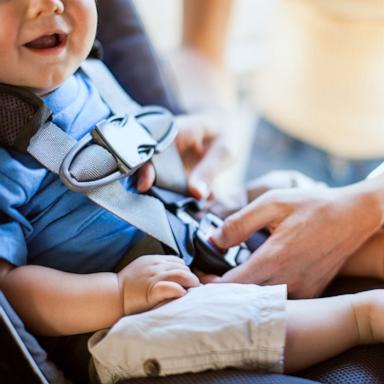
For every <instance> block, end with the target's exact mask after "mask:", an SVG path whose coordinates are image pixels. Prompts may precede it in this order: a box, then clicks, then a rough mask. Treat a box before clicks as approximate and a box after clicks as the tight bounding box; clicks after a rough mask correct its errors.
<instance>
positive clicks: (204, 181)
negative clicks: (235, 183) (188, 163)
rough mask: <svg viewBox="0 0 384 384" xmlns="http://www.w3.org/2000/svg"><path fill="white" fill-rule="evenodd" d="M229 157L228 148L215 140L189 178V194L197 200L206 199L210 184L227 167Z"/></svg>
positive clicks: (218, 140)
mask: <svg viewBox="0 0 384 384" xmlns="http://www.w3.org/2000/svg"><path fill="white" fill-rule="evenodd" d="M231 157H232V155H231V151H230V150H229V148H228V147H227V146H225V145H224V144H223V143H222V141H221V140H220V139H217V140H215V141H214V142H213V143H212V145H211V146H210V148H209V149H208V151H207V153H206V154H205V156H204V157H203V158H202V159H201V160H200V161H199V162H198V163H197V165H196V166H195V167H194V168H193V170H192V172H191V174H190V176H189V180H188V187H189V191H190V193H191V194H192V195H193V196H195V197H197V198H207V197H208V195H209V193H210V187H211V185H212V182H213V181H214V180H215V178H216V177H217V175H218V174H219V173H220V172H221V171H222V170H223V169H224V167H226V166H227V164H228V163H229V160H230V158H231Z"/></svg>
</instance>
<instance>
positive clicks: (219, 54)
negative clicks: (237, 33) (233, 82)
mask: <svg viewBox="0 0 384 384" xmlns="http://www.w3.org/2000/svg"><path fill="white" fill-rule="evenodd" d="M232 9H233V1H232V0H184V8H183V40H182V44H183V47H184V48H186V49H191V50H194V51H196V52H198V53H199V54H201V55H203V56H205V57H206V58H207V59H208V60H209V61H210V62H211V63H213V64H215V65H218V66H222V65H223V62H224V53H225V44H226V36H227V33H228V29H229V24H230V18H231V13H232Z"/></svg>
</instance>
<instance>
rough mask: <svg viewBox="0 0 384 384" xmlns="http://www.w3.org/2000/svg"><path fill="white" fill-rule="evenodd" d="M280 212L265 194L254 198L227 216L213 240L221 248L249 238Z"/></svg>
mask: <svg viewBox="0 0 384 384" xmlns="http://www.w3.org/2000/svg"><path fill="white" fill-rule="evenodd" d="M277 214H278V212H277V211H276V209H275V206H274V205H273V204H269V202H268V200H266V199H265V195H264V196H261V197H260V198H259V199H257V200H254V201H253V202H252V203H250V204H248V205H247V206H245V207H244V208H242V209H241V210H239V211H238V212H236V213H234V214H233V215H231V216H229V217H227V218H226V219H225V221H224V223H223V225H222V226H221V227H220V228H217V229H216V230H215V231H214V232H213V233H212V236H211V240H212V242H213V243H214V244H215V245H216V246H217V247H218V248H221V249H227V248H229V247H231V246H233V245H236V244H240V243H241V242H243V241H245V240H247V239H248V238H249V237H250V236H251V235H252V234H253V233H254V232H256V231H257V230H259V229H261V228H264V227H267V226H268V224H270V223H271V222H272V221H273V220H275V219H276V217H277V216H276V215H277Z"/></svg>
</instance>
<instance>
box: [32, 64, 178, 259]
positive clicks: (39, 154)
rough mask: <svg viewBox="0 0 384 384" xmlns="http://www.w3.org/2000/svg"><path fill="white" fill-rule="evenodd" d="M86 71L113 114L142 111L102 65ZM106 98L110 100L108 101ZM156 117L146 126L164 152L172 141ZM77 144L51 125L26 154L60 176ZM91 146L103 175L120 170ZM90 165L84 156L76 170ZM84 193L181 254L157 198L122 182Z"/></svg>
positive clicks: (90, 176) (88, 177) (35, 138)
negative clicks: (130, 189)
mask: <svg viewBox="0 0 384 384" xmlns="http://www.w3.org/2000/svg"><path fill="white" fill-rule="evenodd" d="M85 70H86V73H87V75H89V76H90V77H91V78H92V80H94V79H93V76H96V77H97V78H96V79H95V80H94V81H95V84H96V87H99V86H101V89H100V93H101V96H102V97H103V99H104V100H105V101H106V103H107V104H108V105H109V106H110V108H111V109H112V110H113V112H115V113H116V112H118V113H121V112H124V114H127V113H130V112H131V114H132V112H133V111H134V112H137V111H140V110H142V109H140V106H139V105H138V104H137V103H135V102H134V101H133V100H132V99H130V98H129V97H128V96H127V95H126V94H125V92H124V91H122V88H121V87H120V86H119V84H118V83H117V82H116V81H115V80H114V79H113V77H112V76H111V75H110V74H109V75H106V71H108V70H106V68H105V66H104V65H103V64H101V62H99V61H97V60H90V61H88V62H87V64H86V69H85ZM99 72H102V73H104V75H102V76H100V75H99ZM100 84H103V85H100ZM115 86H116V88H115ZM114 88H115V89H114ZM107 98H111V99H110V100H107ZM123 108H124V110H123ZM155 115H156V114H155ZM159 115H160V114H159ZM160 116H161V115H160ZM155 117H156V116H151V114H149V113H147V114H144V124H143V125H144V126H145V127H146V128H147V129H148V131H150V132H151V134H152V133H153V136H155V139H156V138H157V139H158V140H159V141H158V142H159V143H160V150H164V149H165V147H166V145H169V143H170V140H169V138H168V139H167V136H166V135H167V132H165V133H164V124H161V122H160V124H159V121H158V119H157V124H154V120H153V119H154V118H155ZM151 119H152V121H151ZM171 136H172V135H171ZM164 138H165V139H164ZM171 139H172V140H173V139H174V136H173V137H171ZM161 140H164V141H166V143H165V144H164V142H162V141H161ZM77 144H78V142H77V141H76V140H75V139H74V138H72V137H71V136H69V135H67V134H66V133H65V132H64V131H62V130H61V129H60V128H59V127H57V126H56V125H55V124H53V123H52V122H50V121H49V122H47V123H46V124H45V125H44V126H43V127H42V128H40V129H39V130H38V132H37V133H36V134H35V135H34V136H33V137H32V139H31V140H30V143H29V146H28V148H27V151H28V152H29V153H30V154H31V155H32V156H33V157H35V158H36V159H37V160H38V161H39V162H40V163H41V164H43V165H44V166H45V167H46V168H48V169H49V170H50V171H52V172H54V173H56V174H61V173H62V171H63V164H64V163H65V159H66V157H67V156H68V154H70V152H71V151H72V150H73V148H74V147H75V146H76V145H77ZM92 146H94V147H96V148H97V155H96V156H94V158H97V159H98V163H99V164H104V167H105V169H104V171H108V170H109V171H111V170H112V169H114V168H118V164H116V160H115V158H114V157H113V156H112V155H111V153H110V152H109V151H108V150H107V149H105V148H103V147H101V146H99V145H97V144H93V145H90V146H89V147H92ZM89 147H87V149H88V152H90V153H92V152H93V151H92V148H91V149H90V150H89ZM158 151H159V149H158V148H157V149H156V152H158ZM79 157H80V156H79ZM87 164H88V165H89V164H90V162H89V157H87V156H86V155H84V156H83V158H82V160H80V164H77V166H76V167H75V168H78V169H80V170H86V169H87V167H86V165H87ZM171 164H172V161H171ZM83 165H84V166H83ZM173 165H174V163H173ZM172 169H173V167H172ZM91 173H92V172H91ZM107 173H108V172H107ZM172 177H173V175H172ZM82 178H85V179H86V180H85V184H87V182H88V183H89V182H90V181H91V182H92V180H93V179H94V178H95V175H94V174H89V173H88V174H87V172H85V174H82ZM62 180H63V179H62ZM67 186H68V187H69V188H70V189H72V190H76V188H71V185H68V184H67ZM82 192H83V193H85V194H86V195H87V196H88V198H89V199H90V200H92V201H93V202H95V203H96V204H98V205H99V206H101V207H103V208H105V209H107V210H108V211H110V212H112V213H113V214H115V215H116V216H118V217H119V218H121V219H122V220H124V221H126V222H128V223H130V224H131V225H133V226H135V227H136V228H138V229H139V230H141V231H142V232H144V233H146V234H148V235H150V236H151V237H153V238H155V239H156V240H158V241H160V242H161V243H162V244H164V245H166V246H167V247H168V248H170V249H171V250H172V251H173V252H174V253H176V254H179V251H178V246H177V244H176V242H175V239H174V235H173V233H172V230H171V227H170V224H169V221H168V217H167V212H166V209H165V207H164V205H163V203H162V202H161V201H160V200H158V199H157V198H155V197H152V196H147V195H140V194H136V193H133V192H130V191H127V190H126V189H125V188H124V187H123V185H122V184H121V183H120V182H119V181H112V182H111V183H108V184H106V185H102V186H96V187H95V188H88V189H84V190H83V191H82Z"/></svg>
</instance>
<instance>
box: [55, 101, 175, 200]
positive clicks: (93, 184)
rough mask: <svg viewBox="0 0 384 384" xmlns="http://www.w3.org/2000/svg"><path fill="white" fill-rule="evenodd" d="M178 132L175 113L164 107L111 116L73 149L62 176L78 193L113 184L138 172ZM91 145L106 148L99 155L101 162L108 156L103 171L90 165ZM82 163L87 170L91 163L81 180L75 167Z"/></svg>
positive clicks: (64, 162) (61, 169) (65, 162)
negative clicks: (174, 122) (96, 170)
mask: <svg viewBox="0 0 384 384" xmlns="http://www.w3.org/2000/svg"><path fill="white" fill-rule="evenodd" d="M176 134H177V130H176V128H175V125H174V124H173V116H172V114H171V113H170V112H169V111H168V110H166V109H164V108H161V107H144V108H141V109H140V110H139V111H138V112H137V113H134V114H129V115H114V116H111V117H110V118H108V119H105V120H102V121H101V122H99V123H98V124H96V127H95V128H94V129H93V130H92V131H91V132H90V133H88V134H87V135H85V136H84V137H83V138H82V139H81V140H79V141H78V142H77V143H76V144H75V145H74V146H73V147H72V148H71V150H70V151H69V152H68V153H67V155H66V157H65V158H64V160H63V162H62V164H61V168H60V172H59V175H60V179H61V181H62V182H63V184H64V185H65V186H66V187H67V188H68V189H70V190H72V191H76V192H85V191H87V190H91V189H94V188H99V187H101V186H104V185H106V184H110V183H112V182H114V181H116V180H119V179H121V178H123V177H126V176H130V175H132V174H133V173H135V172H136V170H137V169H138V168H140V167H141V166H143V165H144V164H145V163H146V162H147V161H149V160H151V158H152V156H153V155H155V154H157V153H160V152H162V151H163V150H165V149H166V147H167V146H168V145H170V144H171V143H172V141H173V140H174V138H175V137H176ZM92 145H93V146H94V147H99V149H100V150H102V151H104V153H101V152H100V151H99V152H100V153H98V155H97V156H98V157H99V158H98V162H99V163H100V157H101V156H102V157H101V160H103V159H105V164H107V165H106V166H105V167H104V168H103V169H104V171H103V172H102V174H100V172H95V170H92V169H91V168H92V167H91V165H93V164H89V162H91V161H92V160H94V158H93V157H92V156H88V155H91V153H92V150H89V148H90V147H91V146H92ZM93 156H95V155H94V151H93ZM79 159H81V160H80V161H79ZM87 159H88V160H89V161H88V164H87ZM79 163H80V164H81V165H82V164H84V169H85V170H87V168H86V167H87V166H89V172H88V174H89V175H88V176H89V177H84V174H85V176H87V172H82V177H80V179H79V178H78V177H76V175H75V173H76V172H73V170H74V166H75V168H77V169H78V168H79ZM80 168H81V167H80ZM95 174H97V175H96V176H95Z"/></svg>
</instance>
